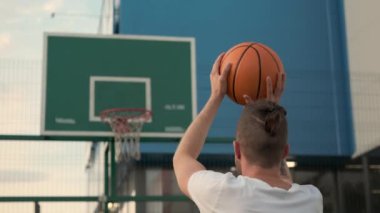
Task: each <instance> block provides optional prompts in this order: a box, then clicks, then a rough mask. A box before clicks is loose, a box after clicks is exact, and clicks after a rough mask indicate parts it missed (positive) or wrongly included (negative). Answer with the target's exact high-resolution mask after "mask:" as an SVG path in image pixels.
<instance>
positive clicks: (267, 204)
mask: <svg viewBox="0 0 380 213" xmlns="http://www.w3.org/2000/svg"><path fill="white" fill-rule="evenodd" d="M188 191H189V193H190V196H191V199H192V200H193V201H194V202H195V204H196V205H197V206H198V208H199V210H200V212H201V213H223V212H226V213H247V212H251V213H276V212H281V213H322V212H323V205H322V195H321V193H320V191H319V190H318V189H317V188H316V187H314V186H312V185H299V184H293V185H292V187H291V188H290V189H289V190H285V189H281V188H277V187H272V186H270V185H269V184H267V183H266V182H264V181H262V180H259V179H256V178H250V177H245V176H238V177H235V176H233V175H232V173H230V172H229V173H226V174H223V173H219V172H214V171H210V170H202V171H198V172H196V173H194V174H193V175H192V176H191V177H190V179H189V182H188Z"/></svg>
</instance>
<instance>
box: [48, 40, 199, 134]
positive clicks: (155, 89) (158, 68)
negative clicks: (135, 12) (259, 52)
mask: <svg viewBox="0 0 380 213" xmlns="http://www.w3.org/2000/svg"><path fill="white" fill-rule="evenodd" d="M44 39H45V42H44V44H45V48H44V50H45V52H44V79H43V85H44V88H43V96H42V97H43V100H42V103H43V104H42V135H64V136H65V135H68V136H71V135H72V136H110V135H112V132H111V130H110V127H109V126H108V125H107V124H104V123H103V122H102V121H101V119H100V116H99V115H100V112H101V111H103V110H105V109H109V108H146V109H149V110H151V111H152V112H153V116H152V119H151V120H150V121H149V122H148V123H146V124H145V125H144V128H143V132H142V134H141V136H142V137H180V136H181V135H182V134H183V132H184V131H185V129H186V128H187V126H188V125H189V124H190V122H191V121H192V119H193V118H194V117H195V115H196V112H197V110H196V106H197V103H196V82H195V79H196V76H195V40H194V38H177V37H153V36H114V35H112V36H101V35H82V34H50V33H49V34H45V38H44Z"/></svg>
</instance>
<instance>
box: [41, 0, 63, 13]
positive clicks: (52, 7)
mask: <svg viewBox="0 0 380 213" xmlns="http://www.w3.org/2000/svg"><path fill="white" fill-rule="evenodd" d="M62 3H63V0H49V1H47V2H45V3H44V4H43V5H42V10H43V11H46V12H49V13H51V12H55V11H56V10H57V9H59V8H60V7H61V6H62Z"/></svg>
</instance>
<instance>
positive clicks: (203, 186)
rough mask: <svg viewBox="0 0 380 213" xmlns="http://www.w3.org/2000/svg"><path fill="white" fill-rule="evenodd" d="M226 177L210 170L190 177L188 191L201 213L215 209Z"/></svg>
mask: <svg viewBox="0 0 380 213" xmlns="http://www.w3.org/2000/svg"><path fill="white" fill-rule="evenodd" d="M225 177H226V176H225V174H222V173H219V172H214V171H210V170H202V171H198V172H195V173H194V174H193V175H192V176H191V177H190V179H189V182H188V185H187V189H188V191H189V194H190V197H191V199H192V200H193V201H194V202H195V204H196V205H197V206H198V208H199V210H200V211H201V212H209V211H213V210H214V209H215V205H216V203H217V201H218V198H219V194H220V192H221V190H222V186H223V183H224V182H225V179H226V178H225Z"/></svg>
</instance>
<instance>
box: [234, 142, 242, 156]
mask: <svg viewBox="0 0 380 213" xmlns="http://www.w3.org/2000/svg"><path fill="white" fill-rule="evenodd" d="M234 151H235V158H237V159H238V160H240V159H241V152H240V143H239V141H234Z"/></svg>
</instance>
